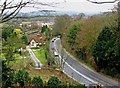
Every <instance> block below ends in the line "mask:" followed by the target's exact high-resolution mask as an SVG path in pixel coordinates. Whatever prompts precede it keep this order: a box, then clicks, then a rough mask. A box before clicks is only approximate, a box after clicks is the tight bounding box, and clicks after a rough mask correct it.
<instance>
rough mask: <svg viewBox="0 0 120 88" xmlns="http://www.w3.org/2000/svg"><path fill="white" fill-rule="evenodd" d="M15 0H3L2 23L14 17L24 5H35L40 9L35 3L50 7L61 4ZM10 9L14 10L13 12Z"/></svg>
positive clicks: (0, 17)
mask: <svg viewBox="0 0 120 88" xmlns="http://www.w3.org/2000/svg"><path fill="white" fill-rule="evenodd" d="M14 1H15V0H11V1H9V0H5V1H4V2H3V4H2V5H1V3H0V10H1V12H0V23H3V22H6V21H8V20H11V19H12V18H14V17H15V16H16V15H17V14H18V13H19V11H20V10H21V9H22V8H23V7H27V5H33V6H32V7H33V8H37V9H40V8H38V7H35V5H43V6H50V7H56V6H55V5H56V4H60V3H51V4H50V3H42V2H39V1H36V0H29V1H26V2H23V0H20V2H19V3H17V4H15V3H14ZM10 10H13V11H12V12H11V11H10Z"/></svg>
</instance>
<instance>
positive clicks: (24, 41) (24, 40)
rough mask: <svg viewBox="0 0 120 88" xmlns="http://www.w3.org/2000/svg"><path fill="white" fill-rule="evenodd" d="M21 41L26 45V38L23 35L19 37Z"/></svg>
mask: <svg viewBox="0 0 120 88" xmlns="http://www.w3.org/2000/svg"><path fill="white" fill-rule="evenodd" d="M21 39H22V41H23V43H24V44H27V36H26V35H25V34H24V35H23V36H22V37H21Z"/></svg>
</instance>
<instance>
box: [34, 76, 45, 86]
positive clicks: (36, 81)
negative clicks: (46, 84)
mask: <svg viewBox="0 0 120 88" xmlns="http://www.w3.org/2000/svg"><path fill="white" fill-rule="evenodd" d="M32 84H33V85H34V86H36V87H38V86H39V87H43V80H42V79H41V78H40V76H38V77H34V78H33V79H32Z"/></svg>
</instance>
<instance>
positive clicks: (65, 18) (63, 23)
mask: <svg viewBox="0 0 120 88" xmlns="http://www.w3.org/2000/svg"><path fill="white" fill-rule="evenodd" d="M71 21H72V18H71V17H70V16H69V15H66V14H65V15H61V16H57V17H56V18H55V24H54V26H53V31H54V35H63V33H66V31H67V28H68V27H69V26H68V25H70V23H71Z"/></svg>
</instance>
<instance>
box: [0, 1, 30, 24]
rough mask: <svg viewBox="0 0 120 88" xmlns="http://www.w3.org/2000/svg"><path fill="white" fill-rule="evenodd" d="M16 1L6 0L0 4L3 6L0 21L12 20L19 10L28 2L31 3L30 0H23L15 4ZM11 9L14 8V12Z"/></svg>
mask: <svg viewBox="0 0 120 88" xmlns="http://www.w3.org/2000/svg"><path fill="white" fill-rule="evenodd" d="M13 3H14V0H12V1H8V0H5V1H4V2H3V3H2V5H1V6H0V7H1V13H0V17H1V18H0V19H1V21H0V23H3V22H6V21H8V20H11V19H12V18H14V17H15V16H16V15H17V14H18V13H19V11H20V10H21V9H22V8H23V7H24V6H25V5H26V4H28V3H30V2H29V1H28V2H23V0H21V1H20V2H18V3H16V4H13ZM11 9H14V10H13V11H12V12H10V10H11Z"/></svg>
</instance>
